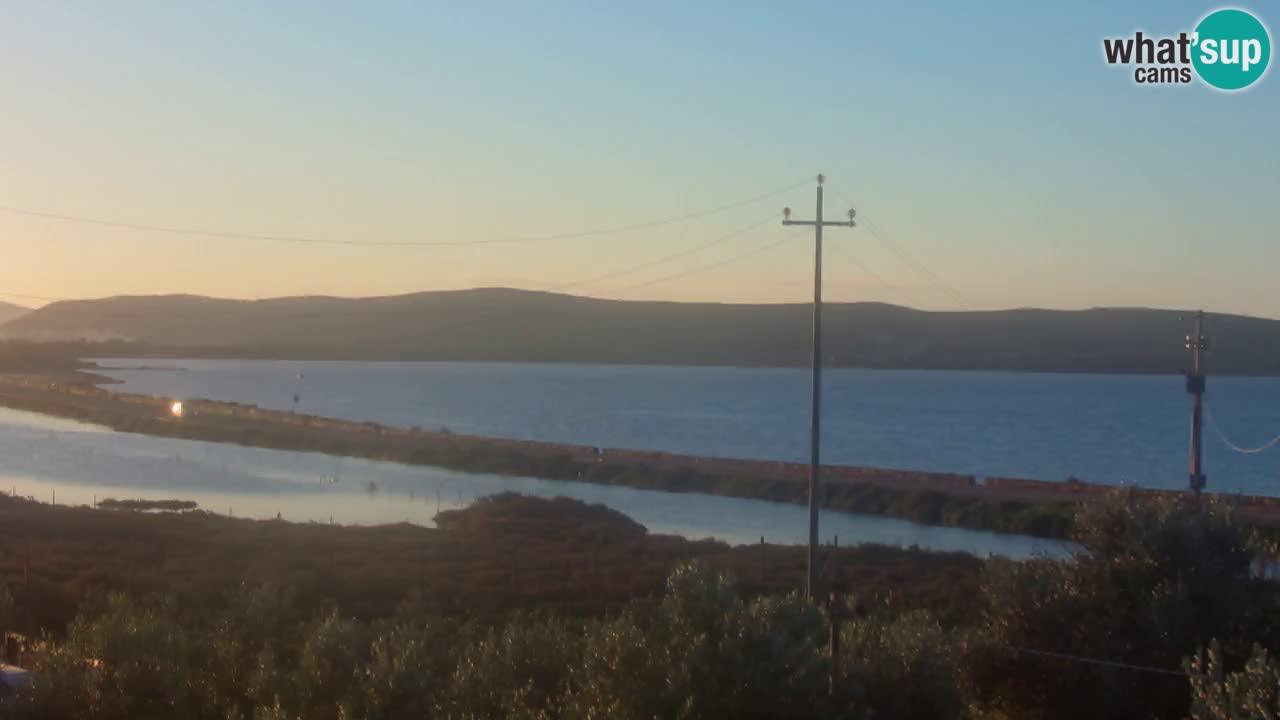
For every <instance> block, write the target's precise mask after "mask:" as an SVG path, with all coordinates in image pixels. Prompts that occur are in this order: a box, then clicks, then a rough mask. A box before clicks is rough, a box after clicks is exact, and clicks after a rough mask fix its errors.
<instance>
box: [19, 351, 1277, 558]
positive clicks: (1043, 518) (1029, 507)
mask: <svg viewBox="0 0 1280 720" xmlns="http://www.w3.org/2000/svg"><path fill="white" fill-rule="evenodd" d="M99 381H100V378H97V377H86V376H84V375H82V374H64V375H58V376H40V375H0V406H5V407H9V408H13V409H18V410H27V411H32V412H39V413H44V414H49V415H55V416H58V417H63V418H69V419H75V420H81V421H85V422H91V423H95V424H99V425H103V426H106V427H108V428H111V429H113V430H117V431H120V432H130V433H139V434H145V435H154V436H159V437H174V438H184V439H191V440H205V441H212V442H227V443H236V444H240V445H247V446H254V447H264V448H273V449H279V450H293V451H300V452H321V453H327V454H332V455H342V456H350V457H361V458H368V459H373V460H383V461H391V462H398V463H405V464H410V465H426V466H434V467H442V468H448V469H452V470H458V471H463V472H473V473H491V474H499V475H517V476H529V477H539V478H544V479H549V480H571V481H578V482H589V483H596V484H604V485H623V486H628V487H634V488H641V489H648V490H660V491H666V492H696V493H705V494H712V495H722V496H728V497H740V498H752V499H760V500H770V501H776V502H789V503H806V502H807V501H808V500H807V498H808V494H807V493H808V490H807V483H806V478H807V474H808V466H807V465H804V464H801V463H786V462H769V461H758V460H740V459H729V458H715V457H699V456H692V455H680V454H673V453H661V452H647V451H638V450H624V449H611V448H591V447H584V446H578V445H568V444H558V443H544V442H533V441H522V440H508V439H501V438H489V437H478V436H472V435H463V434H457V433H451V432H445V431H429V430H420V429H408V428H398V427H388V426H384V425H380V424H378V423H372V422H363V423H362V422H352V421H348V420H339V419H334V418H325V417H318V416H313V415H301V414H295V413H291V412H283V411H274V410H265V409H262V408H259V407H256V406H253V405H245V404H239V403H228V402H215V401H209V400H188V401H186V402H185V403H184V406H183V412H182V414H181V416H178V415H175V414H174V413H173V412H172V407H171V404H172V403H171V400H170V399H168V398H160V397H152V396H146V395H136V394H130V393H118V392H111V391H109V390H106V389H103V388H102V387H99V386H97V385H95V384H93V383H95V382H99ZM823 478H824V480H825V483H824V490H823V505H824V507H826V508H828V509H831V510H837V511H844V512H850V513H864V514H874V515H885V516H891V517H898V518H903V519H906V520H911V521H914V522H919V523H925V524H931V525H945V526H953V527H964V528H971V529H979V530H992V531H997V532H1009V533H1018V534H1025V535H1033V536H1037V537H1047V538H1062V537H1065V536H1066V535H1067V533H1068V532H1069V529H1070V519H1071V515H1072V512H1073V508H1074V506H1075V504H1076V503H1077V502H1079V501H1081V500H1083V499H1087V498H1089V497H1093V496H1095V495H1097V494H1099V493H1102V492H1106V491H1107V490H1108V489H1109V488H1107V487H1106V486H1102V485H1094V484H1090V483H1083V482H1064V483H1050V482H1040V481H1033V480H1018V479H1011V478H989V479H986V480H984V481H982V482H979V481H978V479H977V478H975V477H974V476H972V475H962V474H950V473H930V472H913V471H906V470H891V469H879V468H866V467H852V466H826V467H824V469H823ZM1241 503H1242V505H1243V506H1244V507H1243V511H1244V512H1246V513H1247V514H1249V515H1251V516H1252V518H1253V519H1255V520H1259V521H1264V522H1268V523H1271V522H1273V521H1274V520H1275V518H1277V517H1280V500H1277V499H1275V498H1243V499H1241Z"/></svg>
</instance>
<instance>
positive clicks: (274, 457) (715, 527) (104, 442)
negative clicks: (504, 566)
mask: <svg viewBox="0 0 1280 720" xmlns="http://www.w3.org/2000/svg"><path fill="white" fill-rule="evenodd" d="M0 458H3V459H4V462H3V463H2V464H0V491H3V492H6V493H8V492H16V493H17V494H18V495H19V496H24V497H32V498H35V499H37V500H41V501H43V502H51V501H54V500H55V495H56V502H58V503H59V504H61V505H91V504H92V503H93V501H94V499H95V498H96V499H98V500H103V499H105V498H108V497H111V498H115V499H134V498H143V499H149V500H163V499H179V500H194V501H196V502H197V503H199V504H200V507H201V508H203V509H205V510H209V511H211V512H216V513H229V514H233V515H235V516H237V517H252V518H274V517H276V514H277V513H279V514H280V516H281V517H283V518H284V519H285V520H290V521H296V522H308V521H311V522H322V523H323V522H330V520H331V519H332V521H333V522H335V523H339V524H360V525H371V524H382V523H394V522H410V523H416V524H420V525H431V524H433V522H432V518H433V516H434V515H435V513H436V511H437V509H440V510H447V509H451V508H458V507H463V506H465V505H467V504H469V503H471V502H472V501H474V500H475V499H476V498H478V497H483V496H485V495H492V494H494V493H498V492H502V491H505V490H511V491H515V492H519V493H524V494H527V495H536V496H540V497H555V496H560V495H563V496H567V497H574V498H578V499H581V500H585V501H587V502H592V503H601V504H603V505H607V506H609V507H611V508H614V509H615V510H618V511H620V512H623V513H625V514H626V515H628V516H630V517H632V518H633V519H635V520H636V521H637V522H639V523H641V524H642V525H644V526H645V527H647V528H649V531H650V532H655V533H665V534H674V535H681V536H683V537H687V538H691V539H701V538H707V537H710V538H716V539H718V540H723V541H725V542H729V543H732V544H745V543H752V542H759V539H760V537H761V536H764V537H765V539H766V540H767V541H769V542H771V543H789V544H799V543H803V542H805V541H806V538H807V534H806V533H807V530H806V528H807V522H808V514H807V512H808V511H807V510H806V509H805V508H803V507H800V506H794V505H786V504H781V503H770V502H763V501H758V500H740V499H736V498H722V497H715V496H710V495H694V494H674V493H664V492H654V491H649V490H635V489H631V488H623V487H609V486H602V485H591V484H587V483H576V482H555V481H548V480H539V479H535V478H519V477H502V476H496V475H472V474H466V473H458V472H452V471H448V470H441V469H436V468H421V467H410V466H405V465H397V464H394V463H382V462H373V461H369V460H359V459H354V458H341V457H333V456H329V455H322V454H318V453H297V452H287V451H281V450H266V449H262V448H247V447H240V446H238V445H224V444H219V443H208V442H198V441H192V440H177V439H170V438H155V437H147V436H144V435H132V434H127V433H117V432H113V431H111V430H108V429H106V428H102V427H98V426H95V425H88V424H84V423H78V422H73V421H68V420H61V419H57V418H51V417H48V416H45V415H38V414H34V413H26V412H19V411H16V410H8V409H5V408H0ZM333 480H336V482H333ZM370 484H372V487H373V488H374V489H373V490H370V489H369V488H370ZM822 529H823V537H825V538H828V539H830V538H831V537H832V536H833V535H838V536H839V538H840V542H841V543H844V544H852V543H860V542H877V543H884V544H887V545H898V546H902V547H909V546H912V545H918V546H920V547H924V548H932V549H937V550H959V551H964V552H970V553H973V554H976V555H979V556H984V557H985V556H986V555H988V554H994V555H1004V556H1008V557H1015V558H1022V557H1028V556H1030V555H1032V554H1033V553H1036V552H1044V553H1047V554H1061V553H1063V552H1064V549H1063V548H1064V546H1063V545H1062V544H1061V543H1056V542H1052V541H1044V540H1036V539H1034V538H1028V537H1021V536H1017V535H1002V534H998V533H989V532H978V531H972V530H962V529H958V528H939V527H929V526H925V525H917V524H915V523H910V522H906V521H903V520H896V519H892V518H880V517H872V516H861V515H848V514H844V513H824V515H823V526H822Z"/></svg>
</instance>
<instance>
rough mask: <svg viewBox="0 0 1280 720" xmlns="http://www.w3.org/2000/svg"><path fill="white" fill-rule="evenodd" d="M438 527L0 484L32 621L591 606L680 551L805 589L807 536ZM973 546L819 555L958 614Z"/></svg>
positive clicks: (581, 610) (874, 583)
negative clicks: (242, 592)
mask: <svg viewBox="0 0 1280 720" xmlns="http://www.w3.org/2000/svg"><path fill="white" fill-rule="evenodd" d="M440 523H441V528H442V529H432V528H425V527H419V526H414V525H406V524H399V525H387V526H378V527H344V526H331V525H324V524H314V523H312V524H298V523H288V522H281V521H255V520H244V519H234V518H228V517H223V516H217V515H211V514H206V513H202V512H192V513H183V514H168V513H159V514H157V513H140V512H129V511H110V510H94V509H90V508H84V507H81V508H70V507H57V506H49V505H44V504H39V503H33V502H29V501H26V500H20V499H14V498H9V497H0V547H3V548H4V552H3V553H0V583H3V584H4V585H6V586H7V587H8V588H9V589H10V592H11V594H12V595H13V597H14V600H15V607H16V613H17V616H18V619H19V620H20V621H21V624H22V626H23V628H24V629H26V630H28V631H35V630H41V629H43V630H51V631H58V630H59V629H60V628H62V627H63V626H64V625H65V623H66V622H67V621H68V620H69V619H70V618H71V617H72V616H73V615H74V612H75V610H76V609H77V607H78V606H79V605H80V604H81V603H82V602H84V601H85V600H86V599H87V598H91V597H95V596H100V595H102V594H104V593H106V592H108V591H112V590H122V591H126V592H130V593H133V594H152V593H167V594H172V595H174V596H175V597H177V598H179V599H181V601H182V602H183V603H184V604H188V605H191V604H194V605H199V604H201V603H210V604H217V603H220V602H222V601H223V600H224V597H225V594H226V593H227V592H228V591H229V589H231V588H234V587H236V586H237V585H240V584H242V583H248V584H260V583H269V584H273V585H278V586H281V587H289V588H293V589H294V590H295V591H296V593H297V600H298V604H299V607H300V609H302V610H307V611H310V610H322V609H326V608H335V609H338V610H339V611H341V612H343V613H344V614H349V615H351V616H354V617H360V618H366V619H370V618H377V617H384V616H386V615H389V614H391V613H392V612H393V611H394V610H395V609H396V608H397V607H398V606H400V605H401V604H403V603H421V604H427V605H429V606H431V607H433V608H436V609H438V610H439V611H440V612H443V613H463V612H465V613H468V614H476V613H479V614H485V613H492V614H499V613H502V612H506V611H509V610H512V609H517V608H545V609H548V610H553V611H556V612H560V613H566V614H571V615H583V614H598V613H601V612H604V611H606V610H608V609H610V608H613V607H617V606H620V605H621V604H623V603H625V602H626V601H628V600H631V599H634V598H643V597H646V596H652V595H654V594H656V593H659V592H660V591H661V590H662V587H663V582H664V580H665V578H666V577H667V576H668V575H669V574H670V572H671V571H672V569H673V568H675V567H676V566H677V565H679V564H680V563H682V562H684V561H687V560H690V559H694V558H698V559H701V560H703V561H704V562H706V563H707V564H708V565H709V566H710V567H713V568H717V569H723V570H726V571H729V572H730V573H732V574H733V575H734V576H735V577H737V578H738V579H739V581H740V586H741V587H742V588H743V589H744V591H745V592H748V593H761V592H781V591H789V590H792V589H796V588H799V587H801V585H802V583H803V573H804V559H805V553H804V549H803V548H802V547H791V546H777V545H752V546H741V547H728V546H726V545H724V544H723V543H718V542H713V541H701V542H691V541H687V540H684V539H681V538H677V537H672V536H663V535H651V534H648V533H647V532H645V530H644V528H642V527H641V526H639V525H637V524H636V523H634V522H633V521H631V520H630V519H628V518H626V517H625V516H622V515H620V514H619V513H616V512H615V511H612V510H609V509H606V508H604V507H602V506H589V505H585V504H583V503H581V502H578V501H574V500H567V499H557V500H538V499H533V498H527V497H521V496H515V495H502V496H496V497H494V498H491V499H486V500H482V501H480V502H478V503H477V504H476V505H474V506H472V507H471V508H469V509H466V510H460V511H451V512H447V513H444V514H443V515H442V517H441V518H440ZM980 565H981V563H980V561H979V560H977V559H975V558H973V557H971V556H968V555H964V554H960V553H933V552H924V551H915V550H899V549H895V548H888V547H880V546H862V547H855V548H840V549H838V550H835V551H832V552H830V553H829V558H828V560H827V564H826V568H825V578H826V580H827V582H828V583H829V586H830V587H831V588H832V589H840V590H845V591H849V592H853V593H855V594H857V595H858V596H862V597H866V598H868V599H870V598H890V597H891V598H894V602H896V603H900V604H902V605H904V606H907V607H914V606H929V607H933V608H935V609H938V610H940V611H941V612H942V613H944V614H948V613H953V614H957V615H960V614H963V613H965V612H967V609H966V608H965V606H964V605H963V603H961V602H960V601H959V600H958V598H959V597H961V596H962V595H963V593H962V592H961V591H962V590H964V589H966V588H968V589H972V588H973V587H975V583H976V582H977V574H978V569H979V567H980Z"/></svg>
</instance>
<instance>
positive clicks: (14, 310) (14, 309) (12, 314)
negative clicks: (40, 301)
mask: <svg viewBox="0 0 1280 720" xmlns="http://www.w3.org/2000/svg"><path fill="white" fill-rule="evenodd" d="M29 312H31V308H25V307H22V306H21V305H14V304H13V303H7V302H3V301H0V324H4V323H7V322H9V321H10V320H14V319H16V318H19V317H22V316H23V315H26V314H27V313H29Z"/></svg>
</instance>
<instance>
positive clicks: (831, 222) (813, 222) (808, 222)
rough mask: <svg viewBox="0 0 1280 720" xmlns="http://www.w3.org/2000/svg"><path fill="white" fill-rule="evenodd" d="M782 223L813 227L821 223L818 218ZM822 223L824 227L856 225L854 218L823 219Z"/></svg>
mask: <svg viewBox="0 0 1280 720" xmlns="http://www.w3.org/2000/svg"><path fill="white" fill-rule="evenodd" d="M782 224H783V225H808V226H810V227H813V226H814V225H818V224H819V223H818V221H817V220H783V221H782ZM821 224H822V226H823V227H856V225H855V224H854V222H853V221H852V220H823V221H822V223H821Z"/></svg>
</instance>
